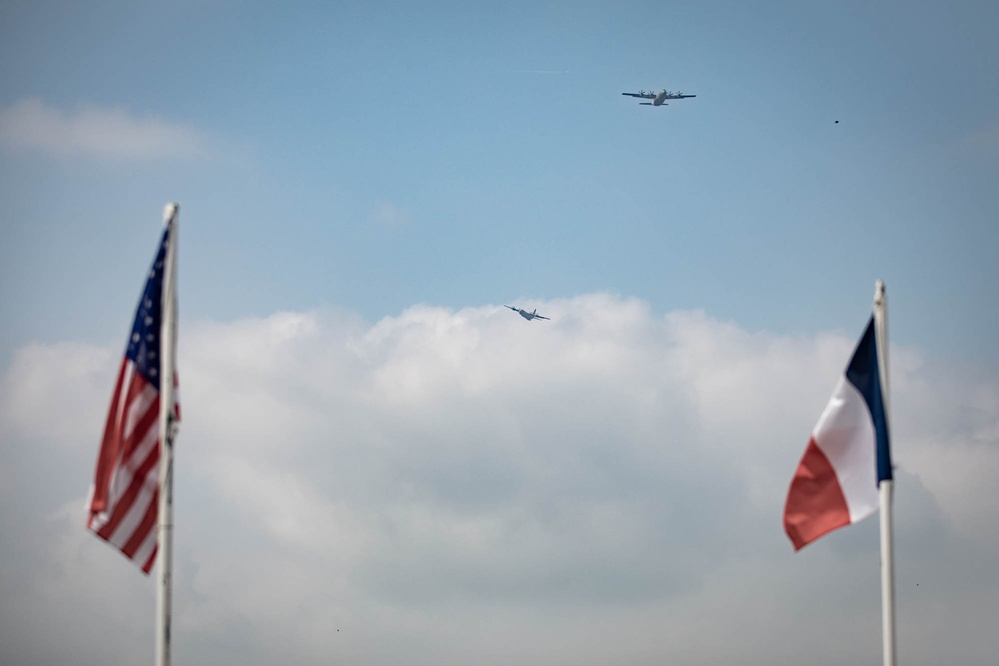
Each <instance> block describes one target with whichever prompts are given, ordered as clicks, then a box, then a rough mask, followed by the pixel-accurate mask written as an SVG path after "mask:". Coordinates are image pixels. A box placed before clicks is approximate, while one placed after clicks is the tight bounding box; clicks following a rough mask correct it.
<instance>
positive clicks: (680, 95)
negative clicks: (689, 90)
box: [666, 93, 697, 99]
mask: <svg viewBox="0 0 999 666" xmlns="http://www.w3.org/2000/svg"><path fill="white" fill-rule="evenodd" d="M688 97H697V95H684V94H683V93H669V94H668V95H666V99H687V98H688Z"/></svg>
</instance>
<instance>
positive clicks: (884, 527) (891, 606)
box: [874, 280, 895, 666]
mask: <svg viewBox="0 0 999 666" xmlns="http://www.w3.org/2000/svg"><path fill="white" fill-rule="evenodd" d="M874 335H875V340H876V343H877V349H878V379H879V380H880V382H881V400H882V403H883V404H884V410H885V425H887V426H888V434H889V437H890V436H891V410H890V409H889V402H888V396H889V395H890V391H889V390H888V297H887V296H886V295H885V285H884V282H882V281H881V280H878V281H877V283H876V285H875V287H874ZM894 483H895V482H894V481H893V480H891V479H886V480H884V481H881V483H880V484H879V486H878V493H879V499H880V511H879V513H880V514H881V642H882V654H883V655H884V662H883V663H884V666H895V550H894V544H893V543H892V494H893V491H894Z"/></svg>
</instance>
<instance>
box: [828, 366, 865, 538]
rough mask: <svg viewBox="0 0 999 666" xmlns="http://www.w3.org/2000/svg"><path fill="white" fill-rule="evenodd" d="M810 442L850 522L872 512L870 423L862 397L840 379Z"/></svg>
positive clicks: (848, 383)
mask: <svg viewBox="0 0 999 666" xmlns="http://www.w3.org/2000/svg"><path fill="white" fill-rule="evenodd" d="M812 441H814V442H815V444H816V446H818V447H819V448H820V449H822V452H823V453H824V454H825V456H826V458H828V460H829V464H830V465H831V466H832V469H833V470H834V472H835V477H834V478H832V479H830V482H832V483H836V484H837V485H838V486H839V490H840V492H841V493H842V494H843V497H844V498H845V499H846V503H847V506H848V507H849V508H850V522H854V523H855V522H857V521H858V520H861V519H862V518H866V517H867V516H869V515H871V513H873V512H874V511H876V510H877V508H878V482H877V479H876V478H875V476H876V475H875V471H876V465H875V460H874V456H875V451H874V423H873V422H872V421H871V413H870V411H869V410H868V409H867V404H866V403H865V402H864V399H863V397H861V395H860V394H859V393H858V392H857V389H856V388H855V387H854V386H853V384H852V383H850V382H848V381H847V380H846V379H845V378H844V377H840V379H839V383H837V384H836V389H835V390H834V391H833V396H832V398H831V399H830V400H829V405H828V406H827V407H826V410H825V411H824V412H823V413H822V416H820V417H819V422H818V423H817V424H816V426H815V430H814V431H813V432H812Z"/></svg>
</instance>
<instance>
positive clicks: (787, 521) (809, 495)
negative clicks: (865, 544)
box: [784, 438, 850, 550]
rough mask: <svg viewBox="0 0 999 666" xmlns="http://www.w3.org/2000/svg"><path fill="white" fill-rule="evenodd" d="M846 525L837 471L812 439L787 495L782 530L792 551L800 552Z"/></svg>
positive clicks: (847, 513)
mask: <svg viewBox="0 0 999 666" xmlns="http://www.w3.org/2000/svg"><path fill="white" fill-rule="evenodd" d="M849 524H850V510H849V508H848V507H847V504H846V498H845V497H844V496H843V491H842V489H840V487H839V480H838V479H837V478H836V471H835V470H834V469H833V466H832V464H830V462H829V459H828V458H827V457H826V454H825V453H823V452H822V449H820V448H819V446H818V444H816V443H815V439H814V438H812V439H810V440H808V447H807V448H806V449H805V455H804V456H802V458H801V463H800V464H799V465H798V470H797V471H796V472H795V473H794V478H793V479H791V488H790V489H789V490H788V492H787V504H786V505H785V506H784V531H785V532H787V535H788V536H789V537H790V538H791V543H793V544H794V549H795V550H801V549H802V548H803V547H805V546H806V545H808V544H809V543H811V542H812V541H815V540H816V539H818V538H819V537H820V536H822V535H823V534H827V533H829V532H831V531H833V530H835V529H837V528H839V527H843V526H844V525H849Z"/></svg>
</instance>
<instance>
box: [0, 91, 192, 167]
mask: <svg viewBox="0 0 999 666" xmlns="http://www.w3.org/2000/svg"><path fill="white" fill-rule="evenodd" d="M0 141H2V142H3V143H6V144H8V145H13V146H20V147H24V148H31V149H37V150H41V151H44V152H46V153H49V154H53V155H59V156H66V155H70V156H73V155H88V156H96V157H101V158H113V159H119V160H153V159H158V158H191V157H198V156H201V155H204V154H205V153H206V151H207V145H206V139H205V137H204V136H203V135H202V134H201V133H200V132H198V131H197V130H195V129H193V128H191V127H188V126H185V125H182V124H178V123H171V122H168V121H165V120H162V119H159V118H155V117H151V116H136V115H133V114H131V113H129V112H128V111H126V110H124V109H120V108H106V107H99V106H94V105H83V106H80V107H79V108H77V109H76V110H75V111H72V112H65V111H63V110H61V109H58V108H55V107H52V106H50V105H48V104H46V103H45V102H44V101H42V100H40V99H37V98H26V99H22V100H20V101H18V102H16V103H14V104H13V105H12V106H10V107H7V108H5V109H0Z"/></svg>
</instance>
